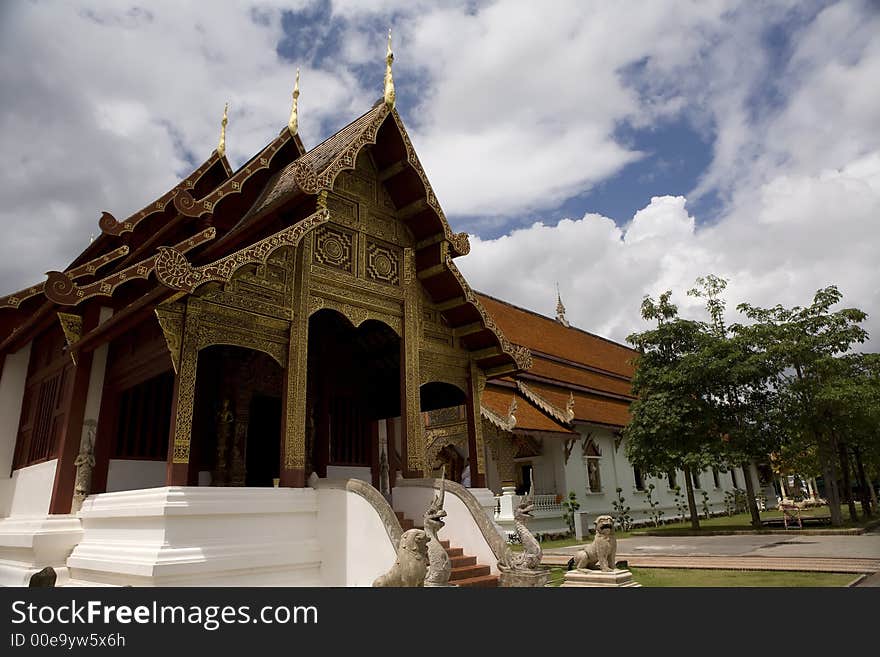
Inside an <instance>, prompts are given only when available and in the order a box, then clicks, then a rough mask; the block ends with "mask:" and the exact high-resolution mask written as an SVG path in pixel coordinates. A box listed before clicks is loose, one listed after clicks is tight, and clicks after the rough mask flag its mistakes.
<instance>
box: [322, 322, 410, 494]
mask: <svg viewBox="0 0 880 657" xmlns="http://www.w3.org/2000/svg"><path fill="white" fill-rule="evenodd" d="M306 397H307V400H306V407H307V420H306V476H308V475H310V474H311V473H312V472H316V473H317V474H318V476H320V477H331V478H337V477H355V478H359V479H364V480H366V481H371V482H372V483H373V485H374V486H376V487H377V488H384V486H383V485H382V483H381V481H380V480H381V475H382V472H383V468H384V472H385V473H386V474H387V472H388V469H390V470H391V472H393V471H394V469H395V467H396V464H397V463H399V448H396V447H395V441H394V436H393V433H394V427H395V422H393V421H391V420H392V419H393V418H399V417H400V338H399V336H398V335H397V334H396V333H395V332H394V331H393V330H392V329H391V328H390V327H388V326H387V325H386V324H383V323H382V322H379V321H376V320H367V321H364V322H363V323H361V324H360V325H359V326H358V327H354V326H353V325H352V323H351V322H350V321H349V320H348V319H347V318H346V317H344V316H343V315H342V314H340V313H338V312H336V311H335V310H329V309H322V310H319V311H318V312H316V313H315V314H313V315H312V316H311V317H310V318H309V346H308V386H307V391H306ZM380 443H381V447H384V446H385V445H387V446H388V447H387V452H386V458H385V460H386V461H387V462H386V463H385V464H384V465H383V463H382V458H381V454H382V453H383V450H382V449H381V448H380Z"/></svg>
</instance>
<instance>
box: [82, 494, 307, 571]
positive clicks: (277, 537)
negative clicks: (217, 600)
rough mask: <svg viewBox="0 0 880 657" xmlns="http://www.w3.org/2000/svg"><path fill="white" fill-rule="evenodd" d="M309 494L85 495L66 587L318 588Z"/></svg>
mask: <svg viewBox="0 0 880 657" xmlns="http://www.w3.org/2000/svg"><path fill="white" fill-rule="evenodd" d="M317 511H318V508H317V499H316V494H315V491H314V490H312V489H310V488H298V489H295V488H209V487H185V486H181V487H167V486H166V487H162V488H150V489H143V490H133V491H123V492H117V493H104V494H101V495H95V496H93V497H89V498H88V499H87V500H86V501H85V503H84V504H83V507H82V510H81V511H80V513H79V517H80V520H81V522H82V528H83V536H82V541H81V542H80V543H79V544H78V545H77V546H76V547H75V548H74V550H73V552H72V554H71V555H70V557H69V559H68V560H67V566H68V568H69V569H70V578H71V581H69V582H68V585H72V586H76V585H83V586H100V585H110V586H113V585H133V586H320V585H321V575H320V568H321V555H320V553H321V550H320V547H319V544H318V538H317V536H318V534H317Z"/></svg>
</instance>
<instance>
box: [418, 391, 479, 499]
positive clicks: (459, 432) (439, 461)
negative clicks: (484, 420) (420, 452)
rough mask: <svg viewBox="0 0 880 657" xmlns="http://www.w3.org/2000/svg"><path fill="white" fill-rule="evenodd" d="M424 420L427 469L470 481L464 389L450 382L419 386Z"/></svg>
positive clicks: (464, 483)
mask: <svg viewBox="0 0 880 657" xmlns="http://www.w3.org/2000/svg"><path fill="white" fill-rule="evenodd" d="M419 401H420V406H421V411H422V422H423V423H424V427H425V455H426V466H427V469H428V473H429V474H430V475H431V476H433V477H439V476H440V474H441V473H445V477H446V479H448V480H450V481H454V482H456V483H460V484H462V485H464V486H467V487H470V485H471V468H470V453H469V449H468V431H467V417H466V412H465V402H466V398H465V393H464V392H463V391H462V390H461V389H460V388H458V387H457V386H454V385H452V384H450V383H443V382H433V381H432V382H429V383H425V384H424V385H422V386H421V388H420V389H419Z"/></svg>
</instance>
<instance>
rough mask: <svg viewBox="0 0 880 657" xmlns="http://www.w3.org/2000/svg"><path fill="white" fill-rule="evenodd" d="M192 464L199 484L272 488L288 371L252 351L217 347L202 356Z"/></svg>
mask: <svg viewBox="0 0 880 657" xmlns="http://www.w3.org/2000/svg"><path fill="white" fill-rule="evenodd" d="M197 372H198V377H197V380H196V389H195V404H194V407H193V408H194V412H193V440H192V455H191V459H192V463H193V464H194V466H195V467H196V468H197V472H198V482H199V484H201V485H207V484H210V485H213V486H272V485H274V484H275V483H276V482H275V480H276V479H277V478H278V476H279V471H280V465H281V386H282V374H283V370H282V369H281V367H280V366H279V365H278V363H276V362H275V361H274V360H273V359H272V358H271V357H270V356H268V355H267V354H264V353H262V352H259V351H254V350H252V349H245V348H243V347H233V346H228V345H216V346H211V347H206V348H205V349H202V350H201V351H200V352H199V361H198V369H197Z"/></svg>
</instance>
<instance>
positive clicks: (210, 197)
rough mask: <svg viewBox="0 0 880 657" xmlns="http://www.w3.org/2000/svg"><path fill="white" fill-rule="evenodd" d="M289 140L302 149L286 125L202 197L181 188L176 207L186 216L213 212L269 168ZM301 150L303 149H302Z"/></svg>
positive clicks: (197, 215)
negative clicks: (249, 158) (266, 144)
mask: <svg viewBox="0 0 880 657" xmlns="http://www.w3.org/2000/svg"><path fill="white" fill-rule="evenodd" d="M289 141H293V142H294V143H296V144H297V148H298V149H300V142H299V138H298V137H296V135H291V133H290V128H289V127H288V126H285V127H284V129H283V130H282V131H281V133H280V134H279V135H278V136H277V137H275V139H273V140H272V141H271V142H269V145H268V146H266V147H265V148H264V149H263V150H262V151H260V152H259V153H258V154H257V155H256V156H254V157H253V158H251V160H250V162H248V163H247V164H245V165H244V166H243V167H242V168H241V169H239V170H238V171H236V172H235V173H234V174H233V175H232V176H231V177H230V178H227V179H226V180H225V181H223V182H222V183H220V185H219V186H218V187H216V188H215V189H214V190H213V191H211V192H209V193H208V194H207V195H206V196H203V197H202V198H200V199H195V198H193V196H192V194H191V193H190V192H189V190H188V189H180V190H179V191H178V192H177V194H175V196H174V208H175V209H176V210H177V211H178V212H179V213H180V214H182V215H183V216H185V217H201V216H203V215H206V214H213V213H214V208H215V206H216V205H217V203H219V202H220V201H221V200H223V199H224V198H226V197H228V196H231V195H233V194H240V193H241V192H242V188H243V187H244V184H245V182H247V180H248V179H249V178H251V177H252V176H253V175H254V174H255V173H257V172H258V171H262V170H264V169H268V168H269V167H270V166H271V164H272V158H273V157H275V155H277V154H278V152H279V151H280V150H281V149H282V147H283V146H285V145H286V144H287V143H288V142H289ZM300 152H302V150H301V149H300Z"/></svg>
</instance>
